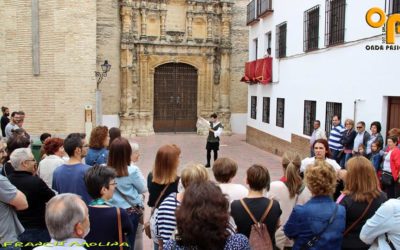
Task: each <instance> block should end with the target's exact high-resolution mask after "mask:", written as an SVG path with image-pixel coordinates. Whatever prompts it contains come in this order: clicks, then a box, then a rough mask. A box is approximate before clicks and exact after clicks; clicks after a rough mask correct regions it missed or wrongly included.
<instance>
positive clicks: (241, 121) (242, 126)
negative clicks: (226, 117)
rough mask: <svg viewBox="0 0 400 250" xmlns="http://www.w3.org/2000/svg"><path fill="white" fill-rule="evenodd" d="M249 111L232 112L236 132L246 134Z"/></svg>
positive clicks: (232, 122)
mask: <svg viewBox="0 0 400 250" xmlns="http://www.w3.org/2000/svg"><path fill="white" fill-rule="evenodd" d="M246 123H247V113H233V114H231V128H232V132H233V133H235V134H246V125H247V124H246Z"/></svg>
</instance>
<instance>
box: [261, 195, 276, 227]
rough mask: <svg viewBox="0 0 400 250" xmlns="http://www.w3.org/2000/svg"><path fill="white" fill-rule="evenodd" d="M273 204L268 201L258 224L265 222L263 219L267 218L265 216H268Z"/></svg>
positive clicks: (271, 201)
mask: <svg viewBox="0 0 400 250" xmlns="http://www.w3.org/2000/svg"><path fill="white" fill-rule="evenodd" d="M273 203H274V201H273V200H270V201H269V204H268V206H267V209H266V210H265V212H264V214H263V215H262V216H261V220H260V223H262V222H263V221H265V219H266V218H267V215H268V213H269V211H270V210H271V208H272V204H273Z"/></svg>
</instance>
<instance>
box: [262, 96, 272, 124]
mask: <svg viewBox="0 0 400 250" xmlns="http://www.w3.org/2000/svg"><path fill="white" fill-rule="evenodd" d="M270 103H271V98H269V97H263V116H262V121H263V122H265V123H269V112H270Z"/></svg>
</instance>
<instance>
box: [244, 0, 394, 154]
mask: <svg viewBox="0 0 400 250" xmlns="http://www.w3.org/2000/svg"><path fill="white" fill-rule="evenodd" d="M373 7H377V8H378V11H379V9H381V10H380V11H381V12H385V13H386V14H388V13H389V14H388V16H391V17H393V18H391V19H390V18H388V17H387V16H386V15H383V16H381V18H383V19H382V20H381V23H385V24H386V22H392V24H393V23H394V24H395V25H394V26H396V21H398V22H400V15H399V16H397V15H390V14H391V13H393V14H394V13H399V12H400V0H365V1H356V0H297V1H292V0H280V1H277V0H252V1H251V2H250V3H249V5H248V6H247V24H248V26H249V30H250V31H249V61H252V60H256V59H259V58H262V57H264V56H265V55H266V51H267V48H268V47H270V48H271V57H272V58H273V60H272V82H271V83H269V84H250V85H249V87H248V117H247V141H248V142H249V143H251V144H254V145H256V146H258V147H260V148H263V149H265V150H268V151H271V152H274V153H276V154H282V153H283V152H285V151H286V150H288V149H289V148H291V149H294V150H297V151H299V152H301V153H302V154H303V155H305V154H308V152H309V147H308V144H309V143H308V142H309V138H310V137H309V135H311V133H312V130H313V127H312V124H313V121H314V120H320V121H321V126H322V127H324V128H325V130H326V131H329V130H330V124H331V118H332V116H333V114H339V115H341V117H342V123H343V121H344V120H345V119H346V118H351V119H354V120H355V121H365V122H366V124H367V129H369V125H370V123H371V122H372V121H380V122H381V124H382V132H381V133H382V135H386V132H387V131H388V129H390V128H393V127H400V81H399V73H398V72H400V70H399V61H400V60H399V59H400V36H398V35H395V36H394V40H395V41H394V44H389V41H386V32H385V30H384V29H382V27H378V28H373V27H371V26H370V25H369V24H368V23H367V20H366V14H367V12H368V11H369V10H370V9H371V8H373ZM371 13H372V12H371ZM395 18H399V19H398V20H396V19H395ZM369 19H370V23H375V24H376V25H378V26H379V25H380V24H379V23H378V21H379V15H378V14H372V15H371V16H370V18H369ZM377 23H378V24H377ZM392 24H391V25H389V26H393V25H392ZM397 25H399V24H397ZM389 26H387V27H389ZM393 29H394V28H393ZM388 32H389V30H388ZM390 32H391V31H390Z"/></svg>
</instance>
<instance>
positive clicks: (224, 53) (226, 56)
mask: <svg viewBox="0 0 400 250" xmlns="http://www.w3.org/2000/svg"><path fill="white" fill-rule="evenodd" d="M230 54H231V51H230V49H222V50H221V75H220V92H219V102H220V107H219V109H218V113H219V114H220V115H219V117H220V120H221V121H224V123H223V124H224V126H225V128H224V133H225V134H231V133H232V129H231V126H230V117H231V111H230V105H229V85H230V81H231V79H230Z"/></svg>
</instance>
